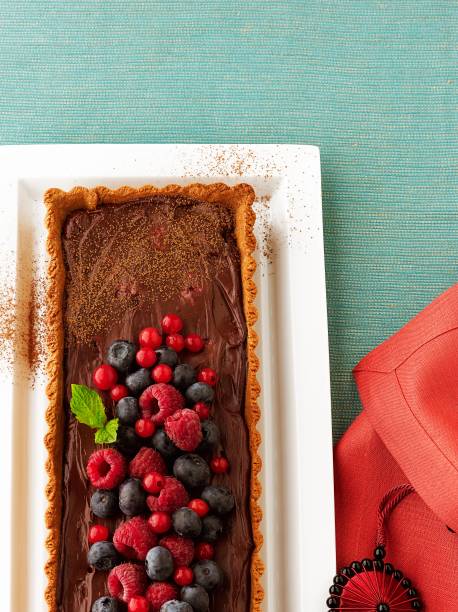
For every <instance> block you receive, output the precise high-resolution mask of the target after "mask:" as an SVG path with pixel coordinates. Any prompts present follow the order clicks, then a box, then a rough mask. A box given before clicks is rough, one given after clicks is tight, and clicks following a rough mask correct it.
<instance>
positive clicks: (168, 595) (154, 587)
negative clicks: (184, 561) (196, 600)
mask: <svg viewBox="0 0 458 612" xmlns="http://www.w3.org/2000/svg"><path fill="white" fill-rule="evenodd" d="M177 597H178V589H177V588H176V587H175V586H173V584H169V583H168V582H153V584H151V585H150V586H149V587H148V589H147V591H146V599H147V600H148V601H149V603H150V605H151V611H152V612H159V610H160V609H161V607H162V606H163V605H164V604H165V602H166V601H170V600H171V599H176V598H177Z"/></svg>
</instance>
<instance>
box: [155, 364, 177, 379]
mask: <svg viewBox="0 0 458 612" xmlns="http://www.w3.org/2000/svg"><path fill="white" fill-rule="evenodd" d="M151 376H152V378H153V380H154V382H157V383H169V382H170V381H171V380H172V378H173V370H172V368H171V367H170V366H169V365H167V364H166V363H160V364H159V365H157V366H156V367H155V368H154V370H153V372H152V374H151Z"/></svg>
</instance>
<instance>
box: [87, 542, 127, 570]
mask: <svg viewBox="0 0 458 612" xmlns="http://www.w3.org/2000/svg"><path fill="white" fill-rule="evenodd" d="M87 562H88V564H89V565H92V566H93V567H95V569H96V570H98V571H99V572H106V571H108V570H111V569H113V568H114V567H115V565H118V563H119V562H120V558H119V555H118V553H117V551H116V548H115V547H114V546H113V544H112V543H111V542H95V544H93V545H92V546H91V548H90V549H89V552H88V553H87Z"/></svg>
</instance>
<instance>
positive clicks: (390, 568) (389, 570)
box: [385, 563, 394, 576]
mask: <svg viewBox="0 0 458 612" xmlns="http://www.w3.org/2000/svg"><path fill="white" fill-rule="evenodd" d="M393 572H394V567H393V566H392V565H391V563H385V574H386V575H387V576H391V574H392V573H393Z"/></svg>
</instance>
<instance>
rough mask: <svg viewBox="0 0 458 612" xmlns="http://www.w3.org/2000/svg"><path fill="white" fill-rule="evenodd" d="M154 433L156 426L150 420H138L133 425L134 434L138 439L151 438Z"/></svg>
mask: <svg viewBox="0 0 458 612" xmlns="http://www.w3.org/2000/svg"><path fill="white" fill-rule="evenodd" d="M155 431H156V426H155V425H154V423H153V421H152V420H151V419H138V421H136V423H135V433H136V434H137V436H140V438H151V436H152V435H153V434H154V432H155Z"/></svg>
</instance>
